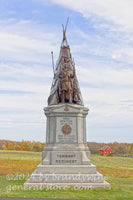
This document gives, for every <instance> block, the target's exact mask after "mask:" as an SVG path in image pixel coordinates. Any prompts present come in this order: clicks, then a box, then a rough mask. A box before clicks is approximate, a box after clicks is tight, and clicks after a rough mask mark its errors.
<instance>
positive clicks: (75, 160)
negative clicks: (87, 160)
mask: <svg viewBox="0 0 133 200" xmlns="http://www.w3.org/2000/svg"><path fill="white" fill-rule="evenodd" d="M52 157H53V159H52V161H53V164H81V152H74V153H72V152H71V153H70V152H68V151H67V152H64V153H60V152H53V155H52Z"/></svg>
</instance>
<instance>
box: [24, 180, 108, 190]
mask: <svg viewBox="0 0 133 200" xmlns="http://www.w3.org/2000/svg"><path fill="white" fill-rule="evenodd" d="M24 187H28V188H37V189H39V188H40V189H43V188H49V189H52V188H53V189H55V188H57V189H67V188H74V189H110V184H109V183H108V182H106V181H104V182H103V183H27V182H26V183H25V184H24Z"/></svg>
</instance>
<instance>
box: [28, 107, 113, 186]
mask: <svg viewBox="0 0 133 200" xmlns="http://www.w3.org/2000/svg"><path fill="white" fill-rule="evenodd" d="M44 112H45V115H46V117H47V127H46V146H45V148H44V150H43V152H42V162H41V163H40V164H39V165H38V166H37V169H36V170H35V171H34V172H33V173H32V175H31V177H30V178H29V179H28V180H27V182H26V183H25V184H24V186H25V187H31V186H34V187H35V186H37V187H38V186H43V187H48V186H50V185H51V186H55V185H56V186H59V187H62V188H63V187H64V186H65V187H75V186H79V187H82V186H83V187H90V188H108V189H109V188H110V184H109V183H107V182H106V181H104V178H103V175H102V174H100V173H99V172H97V169H96V166H95V165H93V164H91V161H90V151H89V148H88V146H87V143H86V115H87V114H88V108H85V107H84V106H81V105H76V104H75V105H74V104H59V105H53V106H48V107H46V108H44Z"/></svg>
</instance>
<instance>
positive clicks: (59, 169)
mask: <svg viewBox="0 0 133 200" xmlns="http://www.w3.org/2000/svg"><path fill="white" fill-rule="evenodd" d="M36 173H37V174H40V173H41V174H45V173H46V174H47V173H48V174H52V173H54V174H59V173H61V174H64V173H65V174H82V173H83V174H96V173H97V169H96V166H95V165H92V164H91V165H42V164H39V165H38V166H37V169H36Z"/></svg>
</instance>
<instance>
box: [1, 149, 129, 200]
mask: <svg viewBox="0 0 133 200" xmlns="http://www.w3.org/2000/svg"><path fill="white" fill-rule="evenodd" d="M40 162H41V153H34V152H17V151H15V152H14V151H0V196H14V197H34V198H35V197H38V198H39V197H40V198H44V197H45V198H70V199H98V200H102V199H104V200H105V199H108V200H119V199H123V200H132V199H133V158H124V157H103V156H99V155H92V156H91V162H92V163H93V164H95V165H96V166H97V168H98V171H99V172H101V173H102V174H103V175H104V177H105V179H106V180H107V181H108V182H109V183H110V184H111V190H107V189H94V190H74V189H67V190H63V189H62V190H57V189H56V190H48V189H43V190H34V189H30V190H24V189H23V187H22V185H23V183H24V182H25V181H26V178H28V176H29V175H30V174H31V173H32V172H33V171H34V169H35V168H36V166H37V165H38V164H39V163H40Z"/></svg>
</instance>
